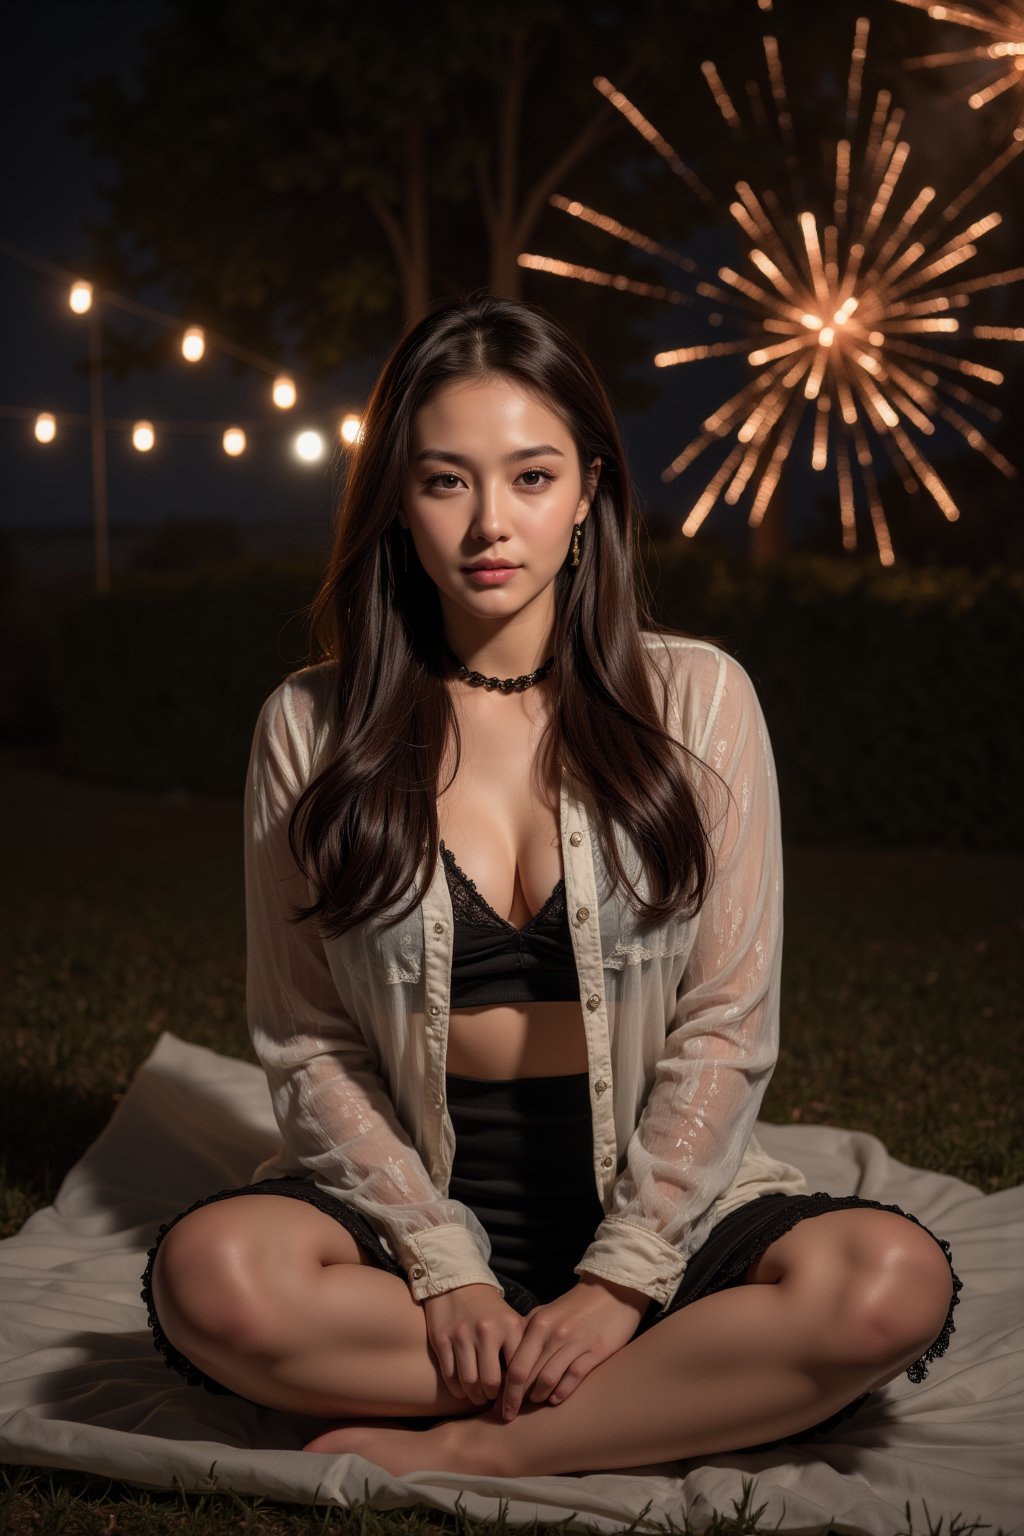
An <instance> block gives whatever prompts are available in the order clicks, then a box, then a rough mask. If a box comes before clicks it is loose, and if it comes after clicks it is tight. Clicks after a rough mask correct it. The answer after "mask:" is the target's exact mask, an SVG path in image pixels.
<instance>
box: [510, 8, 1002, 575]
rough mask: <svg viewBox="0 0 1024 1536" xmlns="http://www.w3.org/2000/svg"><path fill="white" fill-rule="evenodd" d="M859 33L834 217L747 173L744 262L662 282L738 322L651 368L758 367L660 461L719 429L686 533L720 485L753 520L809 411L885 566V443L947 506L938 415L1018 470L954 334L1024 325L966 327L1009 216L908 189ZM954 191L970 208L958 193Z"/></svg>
mask: <svg viewBox="0 0 1024 1536" xmlns="http://www.w3.org/2000/svg"><path fill="white" fill-rule="evenodd" d="M767 8H768V7H767V6H762V9H767ZM867 39H868V22H867V21H866V20H865V19H863V18H862V19H861V20H859V21H858V22H857V25H856V30H855V34H854V43H853V51H852V56H851V61H850V70H849V81H848V88H847V100H846V119H845V133H844V136H843V137H842V138H840V139H839V141H838V143H837V144H836V145H835V151H834V155H833V156H832V186H831V190H830V199H829V209H828V214H827V216H826V217H821V216H819V215H818V214H816V213H814V212H812V211H810V210H809V209H807V208H806V207H803V208H801V207H800V202H799V200H795V201H794V204H793V207H794V209H795V210H796V211H794V212H787V211H786V210H785V209H784V208H783V206H782V204H781V200H780V198H779V197H778V196H777V195H776V193H775V192H774V191H773V190H772V189H770V188H769V189H765V190H763V191H761V192H757V191H755V190H754V187H753V186H752V185H751V183H750V182H749V181H746V180H742V181H739V182H737V183H736V188H735V199H734V201H733V202H732V203H731V204H730V205H729V212H730V214H731V216H732V218H733V220H734V221H735V223H736V225H737V226H738V228H739V230H740V232H741V234H742V235H743V237H744V239H745V241H746V243H747V247H748V248H747V251H746V258H747V260H748V261H749V264H750V270H748V271H736V270H733V268H731V267H728V266H725V267H722V268H720V269H719V271H718V273H717V280H712V279H705V280H702V281H699V282H698V283H697V284H696V288H695V292H694V294H693V295H688V294H685V293H678V292H676V291H675V290H672V291H671V292H669V291H665V292H664V294H663V295H662V296H664V297H666V298H671V299H672V300H673V301H674V302H675V303H677V304H679V303H681V302H682V303H685V302H691V303H693V304H696V305H700V304H701V302H702V301H703V303H704V304H705V305H709V306H712V307H713V309H714V311H715V312H714V313H713V314H712V316H711V320H712V322H713V323H717V324H718V325H719V327H721V322H722V321H723V320H724V319H728V321H729V322H730V323H731V324H732V326H733V330H734V332H735V333H736V334H733V335H730V336H729V337H728V338H727V339H724V340H714V341H698V342H695V343H694V344H691V345H687V346H681V347H677V348H675V349H674V350H672V351H666V352H660V353H659V354H658V355H657V356H656V357H655V359H654V361H655V363H656V364H657V366H658V367H662V368H667V367H672V366H675V365H686V364H690V363H695V362H699V361H701V360H703V359H705V358H709V357H720V356H723V355H727V354H737V355H742V356H744V357H745V358H746V361H747V363H748V365H749V367H750V370H751V377H749V378H748V380H747V381H746V382H745V383H744V385H743V387H742V388H741V389H740V390H739V391H737V393H735V394H734V395H732V396H731V397H730V398H729V399H727V400H725V401H723V403H722V404H721V405H719V406H718V407H717V408H716V409H715V410H714V411H712V413H711V414H710V415H709V416H708V417H707V418H706V419H705V420H704V422H703V423H702V424H701V428H700V430H699V431H698V432H697V433H696V435H695V436H694V437H693V438H692V439H691V441H690V442H689V443H688V444H687V445H686V446H685V447H684V448H683V449H682V451H681V452H680V453H679V454H678V455H677V456H676V458H675V459H673V461H672V463H671V464H670V465H669V466H668V467H667V469H665V471H664V472H663V475H662V478H663V479H665V480H672V479H674V478H675V477H676V476H677V475H679V474H681V473H682V471H683V470H684V469H686V468H687V467H688V466H689V465H691V464H692V463H694V461H695V460H697V459H698V458H700V457H701V455H703V453H704V452H705V450H706V449H708V448H709V447H711V446H712V445H714V444H716V443H727V444H728V451H727V453H726V455H725V458H724V459H723V460H722V462H721V463H720V464H719V465H718V467H717V468H716V470H715V471H714V473H713V474H712V475H711V476H710V478H709V479H708V480H707V483H706V485H705V487H704V490H703V491H702V492H701V494H700V495H699V496H698V497H697V499H696V501H695V502H694V504H693V506H692V507H691V508H690V510H689V513H688V515H687V517H686V520H685V522H684V523H683V525H682V531H683V533H684V534H687V535H688V536H692V535H693V534H694V533H696V531H697V529H698V528H699V527H700V526H701V524H702V523H703V521H704V519H705V518H706V517H707V516H708V514H709V513H710V512H711V510H712V508H713V507H714V506H715V505H716V504H717V503H718V502H719V501H720V500H721V501H724V502H725V503H726V504H727V505H735V504H736V503H738V502H739V501H740V499H741V498H743V497H745V496H749V498H750V512H749V517H748V521H749V523H750V525H751V526H752V527H753V526H756V525H757V524H759V523H760V522H761V520H762V519H763V517H764V515H765V512H766V510H767V508H768V506H769V504H770V502H771V499H772V496H773V494H774V493H775V491H776V488H777V486H778V483H779V479H780V477H781V474H782V469H783V466H784V464H785V462H786V460H787V458H788V457H789V455H790V453H791V452H792V451H793V448H794V440H795V439H796V436H797V432H798V429H799V428H800V426H801V424H802V422H804V421H805V419H806V418H807V417H808V416H810V417H811V418H812V423H813V424H812V427H811V429H810V431H809V433H808V435H809V438H810V461H811V465H812V466H813V468H814V469H815V470H825V469H826V468H829V467H831V468H832V469H833V470H834V473H835V476H836V482H837V486H838V500H839V511H840V519H841V524H842V539H843V546H844V548H847V549H853V548H855V547H856V521H855V510H856V507H857V505H858V503H866V505H867V509H868V513H869V515H870V518H871V523H872V527H873V531H874V536H875V542H876V545H877V549H878V555H879V559H880V560H881V561H882V563H883V564H885V565H890V564H892V562H893V559H894V555H893V549H892V541H891V538H890V535H889V528H888V523H887V520H886V517H885V512H884V509H883V506H882V499H881V495H880V492H879V486H878V476H877V467H878V463H879V461H880V459H882V456H883V455H884V456H885V458H886V459H888V460H889V461H891V462H892V464H893V465H894V467H895V469H896V471H897V473H898V475H899V477H900V479H901V481H902V482H903V485H904V486H905V487H906V488H907V490H908V491H911V492H916V491H917V490H918V488H919V487H923V488H924V489H925V491H927V493H928V494H929V495H930V496H931V497H932V499H933V500H934V501H935V503H936V505H937V506H938V507H939V508H940V509H941V511H942V512H943V513H944V515H945V516H946V517H947V518H948V519H949V520H950V521H954V520H955V519H956V518H957V517H958V516H959V511H958V508H957V506H956V503H955V502H954V499H953V497H952V495H951V494H950V492H949V490H948V488H947V487H946V485H945V484H944V483H943V480H942V478H941V476H940V475H939V473H938V471H937V470H936V468H935V466H934V464H933V463H932V460H931V457H930V456H929V453H928V451H927V448H926V446H925V445H926V444H927V442H928V440H929V439H933V438H934V436H935V432H936V427H937V424H938V423H939V422H942V423H945V426H946V430H947V431H951V432H952V433H955V434H958V435H959V436H960V437H962V438H963V439H964V441H965V442H967V443H968V444H969V445H970V446H971V447H972V448H973V449H975V450H976V451H977V452H979V453H980V454H982V455H983V456H984V457H985V458H986V459H987V460H988V461H989V462H990V463H991V464H993V465H994V466H995V467H996V468H997V469H998V470H1000V471H1001V472H1002V473H1003V474H1004V475H1006V476H1008V477H1012V476H1013V475H1015V473H1016V471H1015V469H1014V467H1013V466H1012V465H1011V464H1010V463H1009V462H1008V461H1007V460H1006V459H1005V458H1004V457H1003V455H1002V454H1001V453H999V451H998V450H997V449H996V448H995V446H994V445H993V444H992V443H991V442H990V441H989V439H988V437H987V436H986V435H985V432H984V431H983V430H982V427H981V426H979V425H978V420H979V418H980V420H981V422H982V423H986V424H987V423H990V422H993V421H997V420H998V419H999V418H1000V412H999V411H998V410H997V409H996V408H995V407H994V406H993V405H992V404H991V403H989V402H988V401H987V400H985V399H984V398H982V397H981V396H980V395H979V394H978V393H977V392H976V390H975V388H973V387H972V386H973V385H974V384H975V382H978V383H981V384H987V385H999V384H1001V383H1002V381H1003V376H1002V374H1001V373H1000V372H999V371H998V370H997V369H995V368H992V367H988V366H984V365H983V364H981V363H979V362H976V361H974V360H973V358H971V357H967V356H964V355H962V353H961V351H960V350H959V346H958V344H959V343H960V342H962V341H963V340H964V338H967V337H981V338H986V339H990V340H1010V341H1018V342H1019V341H1024V327H1007V326H982V325H974V324H971V323H969V320H968V317H967V315H966V314H965V311H966V310H967V308H968V306H969V305H970V302H971V298H972V296H973V295H974V294H975V293H977V292H978V291H979V290H981V289H985V288H994V287H997V286H999V285H1001V284H1005V283H1010V282H1016V281H1019V280H1021V279H1022V278H1024V267H1018V268H1015V269H1013V270H1012V271H1007V272H996V273H989V274H987V275H984V276H970V277H967V278H965V277H964V276H962V275H961V274H962V271H963V269H964V268H965V267H966V266H967V265H968V263H970V262H972V261H973V260H974V258H975V257H976V256H977V254H978V247H979V243H980V242H981V241H982V239H983V238H984V236H985V235H986V234H988V233H989V232H990V231H991V230H993V229H994V228H996V226H997V225H998V224H999V223H1000V222H1001V216H1000V215H999V214H998V213H997V212H989V213H987V214H985V215H983V216H982V217H980V218H976V219H975V220H973V222H971V223H970V224H968V225H967V226H966V227H965V228H962V229H960V230H959V231H958V232H953V230H952V229H951V220H952V219H953V217H954V216H955V210H956V205H954V204H947V205H945V206H943V205H942V204H941V200H940V199H938V198H937V197H936V193H935V190H934V189H933V188H932V187H922V188H920V189H919V190H918V191H917V192H916V193H914V194H913V195H906V194H905V193H904V183H903V181H902V177H903V173H904V170H905V167H906V163H907V158H908V156H909V153H910V146H909V144H908V143H907V142H906V141H905V140H902V139H901V138H900V129H901V127H902V120H903V114H902V112H901V111H900V110H899V109H897V108H895V107H894V106H893V104H892V100H891V97H890V94H889V93H888V92H887V91H879V92H878V94H877V95H876V97H875V99H874V102H873V103H871V102H869V101H868V99H867V97H866V95H865V93H864V91H863V76H864V67H865V61H866V54H867ZM764 52H765V59H766V63H767V71H768V86H769V89H768V91H767V93H765V94H764V108H763V110H766V111H767V112H768V113H770V114H772V115H773V117H774V122H775V124H776V129H777V133H778V135H779V138H780V140H781V143H782V145H783V147H784V149H785V152H786V158H787V162H788V164H789V167H790V172H791V179H792V180H793V181H794V183H797V181H798V178H799V175H800V156H799V152H798V146H797V140H796V136H795V133H794V126H793V121H792V117H791V114H790V110H789V105H788V99H787V94H786V89H785V83H784V80H783V74H782V65H781V59H780V56H779V50H778V45H777V43H776V40H775V38H773V37H765V38H764ZM702 69H703V73H704V77H705V79H706V81H707V83H708V86H709V88H710V90H711V93H712V96H713V97H714V100H715V103H716V105H717V107H718V110H719V112H720V113H721V115H722V117H723V119H724V120H725V122H726V123H727V124H728V126H729V128H730V129H731V130H732V131H733V133H734V134H735V135H736V136H737V139H738V140H739V141H740V142H741V143H742V142H743V141H744V127H743V121H742V118H741V116H740V113H739V112H738V111H737V109H736V106H735V105H734V103H733V101H732V99H731V97H730V96H729V93H728V91H727V89H726V87H725V85H724V84H723V82H722V79H721V76H720V75H719V72H718V70H717V69H716V67H715V65H714V64H713V63H711V62H706V63H705V64H704V65H703V66H702ZM594 84H595V85H596V87H597V89H598V90H599V91H601V93H602V94H603V95H604V96H605V97H606V98H607V99H608V101H609V102H610V103H611V105H612V106H613V107H615V108H616V110H618V111H619V112H621V113H622V115H623V116H624V117H625V119H626V120H627V122H629V123H630V124H631V126H632V127H633V128H634V129H635V130H636V131H637V132H638V133H639V134H640V135H641V136H642V137H643V138H644V139H645V140H646V141H647V142H648V143H649V144H650V145H651V146H652V147H653V148H654V149H655V150H656V151H657V153H658V154H659V155H660V156H661V157H662V159H663V160H664V161H665V162H666V163H667V164H668V165H669V166H670V168H671V169H672V170H673V172H674V173H675V174H676V176H678V177H679V178H680V179H681V180H682V181H683V182H684V183H685V185H686V186H687V187H688V189H689V190H690V191H691V192H692V193H693V194H694V195H695V196H697V197H698V198H700V199H701V201H703V202H705V203H711V202H712V201H713V200H712V197H711V194H710V193H709V192H708V189H707V188H706V187H705V186H704V184H703V183H702V182H701V180H700V178H699V177H698V176H697V174H696V173H695V172H694V171H693V169H692V168H691V167H689V166H688V165H686V163H685V162H684V161H683V160H682V158H681V157H680V156H679V155H678V154H677V153H676V151H675V150H674V149H673V147H672V146H671V145H670V144H669V143H668V142H667V140H666V139H665V138H664V137H663V136H662V135H661V133H660V132H659V131H658V130H657V128H655V127H654V125H653V124H652V123H651V122H649V121H648V119H647V118H646V117H645V116H644V115H643V113H642V112H641V111H640V109H639V108H638V107H637V106H636V105H635V104H634V103H633V102H632V101H630V100H629V98H628V97H626V96H624V95H623V93H622V92H621V91H618V90H616V89H615V87H614V86H613V85H612V84H611V82H610V81H608V80H605V79H603V78H599V79H597V80H595V82H594ZM755 105H757V103H755ZM552 202H553V203H554V205H555V206H556V207H558V208H560V209H561V210H562V211H563V212H565V213H567V214H569V215H570V216H572V217H574V218H579V219H584V220H585V221H586V222H588V223H590V224H592V225H595V226H596V227H598V228H599V229H601V230H603V231H605V232H606V233H608V234H609V235H611V236H612V237H613V238H616V239H618V240H620V241H624V242H625V243H626V244H628V245H630V246H633V247H635V248H639V249H641V250H644V251H646V252H648V253H649V254H652V255H655V256H658V257H661V258H664V259H670V260H672V261H673V262H674V263H675V264H676V265H677V266H679V267H682V268H683V269H684V270H686V269H687V267H688V265H689V264H688V263H687V261H686V259H685V258H682V257H680V256H678V255H677V254H675V253H673V252H671V251H669V250H667V249H666V248H665V247H664V246H660V245H658V244H657V242H654V241H651V240H648V238H647V237H646V236H644V235H640V234H638V232H637V231H636V230H631V229H628V228H627V227H626V226H624V225H621V224H619V223H618V222H617V221H616V220H614V219H612V218H610V217H609V216H608V215H606V214H600V213H597V212H596V211H595V210H593V209H590V208H586V207H585V206H584V205H583V204H581V203H578V202H572V201H570V200H568V199H566V198H563V197H558V198H553V199H552ZM957 203H958V204H959V206H961V207H962V206H963V203H964V198H963V197H961V198H959V199H958V200H957ZM519 261H520V264H521V265H522V266H524V267H531V268H534V269H537V270H540V271H546V272H550V273H554V274H556V275H559V276H567V277H574V278H576V279H578V280H582V281H584V282H598V283H601V284H602V285H606V286H614V287H622V288H627V289H630V288H632V289H633V290H634V291H637V290H638V289H642V288H646V289H647V291H648V292H651V291H652V286H653V285H650V284H647V285H636V284H632V283H631V282H629V281H628V280H626V279H622V278H619V277H617V276H616V275H615V274H614V273H607V272H603V271H599V270H598V269H595V268H589V267H588V268H583V267H578V266H575V265H574V264H572V263H568V262H556V261H554V260H553V259H552V258H550V257H545V256H537V255H533V254H530V253H523V254H522V255H521V256H520V257H519ZM965 413H966V414H965Z"/></svg>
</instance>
